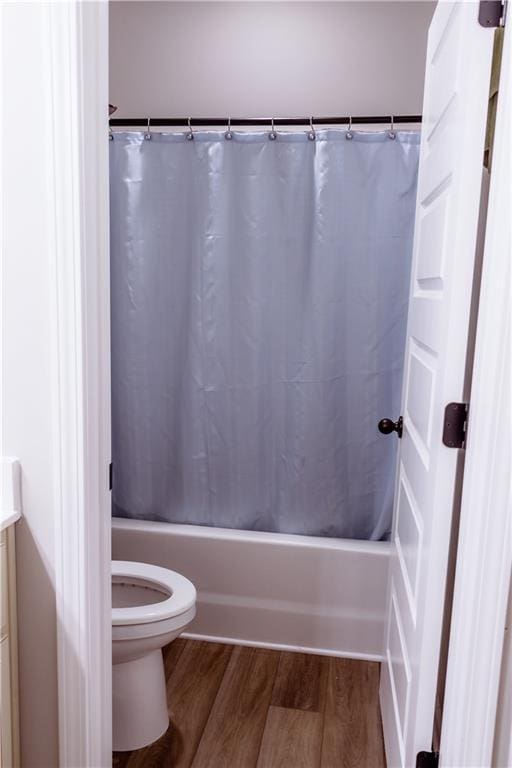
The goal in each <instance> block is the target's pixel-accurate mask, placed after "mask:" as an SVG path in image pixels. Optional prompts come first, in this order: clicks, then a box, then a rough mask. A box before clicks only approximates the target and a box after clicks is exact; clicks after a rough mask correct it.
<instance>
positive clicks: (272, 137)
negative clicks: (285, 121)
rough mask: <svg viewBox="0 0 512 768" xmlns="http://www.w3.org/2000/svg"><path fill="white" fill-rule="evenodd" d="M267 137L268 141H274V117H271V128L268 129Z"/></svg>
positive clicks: (275, 136)
mask: <svg viewBox="0 0 512 768" xmlns="http://www.w3.org/2000/svg"><path fill="white" fill-rule="evenodd" d="M268 138H269V139H270V141H275V140H276V139H277V133H276V132H275V130H274V118H272V130H271V131H270V133H269V135H268Z"/></svg>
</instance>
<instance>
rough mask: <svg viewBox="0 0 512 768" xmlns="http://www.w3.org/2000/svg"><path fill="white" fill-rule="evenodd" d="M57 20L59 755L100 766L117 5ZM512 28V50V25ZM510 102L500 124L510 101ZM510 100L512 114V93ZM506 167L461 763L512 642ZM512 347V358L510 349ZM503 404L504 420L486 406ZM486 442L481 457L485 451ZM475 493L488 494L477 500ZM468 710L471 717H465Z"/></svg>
mask: <svg viewBox="0 0 512 768" xmlns="http://www.w3.org/2000/svg"><path fill="white" fill-rule="evenodd" d="M48 22H49V23H48V33H49V34H50V36H51V50H52V51H53V55H52V56H51V59H50V60H49V62H48V74H49V77H50V80H51V83H52V84H53V89H54V93H55V95H56V98H55V99H54V100H53V104H52V105H51V109H50V115H49V118H50V121H51V125H52V127H53V129H54V130H55V148H56V151H55V154H54V157H53V162H54V174H53V185H52V186H53V194H54V196H55V207H56V212H57V214H58V215H57V216H56V222H55V247H56V253H57V258H56V264H55V287H56V292H57V293H56V295H57V315H58V320H59V323H58V325H57V331H58V332H57V334H56V341H57V345H58V358H59V370H60V377H59V382H58V384H59V389H60V394H59V403H58V405H59V408H60V414H61V418H60V419H59V421H58V434H59V437H60V444H61V446H62V471H61V472H60V478H59V479H58V482H59V483H60V488H61V490H62V504H61V511H60V523H61V524H60V526H59V530H58V531H57V532H56V536H57V546H58V551H59V552H60V558H59V559H60V565H59V568H58V571H57V573H56V586H57V594H58V623H59V637H60V638H61V642H59V650H58V668H59V732H60V734H61V737H60V739H61V741H60V761H61V764H62V765H76V766H86V765H95V766H98V768H99V767H100V766H101V767H103V766H105V767H106V766H109V765H110V764H111V613H110V611H111V603H110V510H109V501H108V494H106V493H105V487H106V481H107V464H108V460H109V454H110V434H109V433H110V403H109V398H110V395H109V386H110V382H109V379H110V373H109V365H110V364H109V359H110V358H109V274H108V240H109V228H108V161H107V151H108V140H107V133H108V117H107V104H108V5H107V3H106V1H105V0H100V2H95V3H88V2H80V3H76V4H75V3H69V4H68V3H64V4H60V3H57V4H49V7H48ZM508 38H509V40H508V50H510V34H509V35H508ZM508 55H509V56H510V54H508ZM500 108H501V114H502V117H501V121H502V123H503V122H504V120H505V118H504V117H503V112H504V111H505V110H504V108H503V107H499V108H498V109H499V110H500ZM507 113H508V116H509V117H508V119H509V120H510V104H509V105H508V107H507ZM503 130H504V129H503V127H502V128H501V129H500V128H499V127H498V126H497V139H496V149H495V168H496V169H497V168H498V166H499V165H500V163H499V160H498V157H499V152H502V151H504V150H503V149H502V150H500V149H499V141H500V139H499V136H501V142H502V143H503V141H504V139H503V135H502V134H503ZM57 149H58V151H57ZM496 153H498V154H496ZM70 169H72V171H73V172H72V173H70ZM506 176H507V174H506V173H505V171H503V172H502V173H501V174H500V177H501V181H498V180H495V181H492V182H491V196H490V201H489V219H488V226H489V227H490V225H491V222H493V227H492V229H490V231H489V233H488V238H487V242H486V246H485V256H484V287H483V289H482V295H481V301H480V313H479V320H478V328H477V334H478V340H477V354H476V358H475V366H474V378H473V396H472V400H471V411H470V423H469V434H468V448H467V458H466V471H465V477H464V491H463V503H462V511H461V539H460V541H461V544H460V547H459V552H458V556H457V564H456V582H455V593H454V612H453V621H452V632H451V639H450V650H449V662H448V673H447V681H446V693H445V701H446V714H445V718H444V724H443V730H442V740H441V752H442V754H441V764H445V765H454V764H457V765H464V762H461V760H456V761H455V762H453V761H451V762H447V761H445V757H444V755H448V754H450V755H451V754H460V750H461V748H462V749H464V747H465V744H466V740H468V743H469V738H470V737H471V743H472V744H475V743H478V742H479V740H485V743H486V745H487V744H488V743H489V738H490V734H491V732H494V715H493V712H495V710H496V707H495V704H494V709H493V701H494V700H495V698H496V697H497V683H496V685H493V691H492V692H491V691H489V692H488V695H485V696H483V691H482V689H481V688H480V689H479V690H478V695H476V694H475V695H472V696H470V698H469V699H468V698H467V696H468V690H469V689H468V685H469V681H473V682H475V683H476V681H477V680H478V679H486V676H487V672H488V670H489V669H491V668H492V669H493V670H497V669H499V667H500V660H501V654H500V648H501V646H500V644H499V643H496V642H495V641H496V638H497V637H498V636H499V634H500V632H501V630H502V627H503V622H504V606H503V605H502V602H503V601H502V600H501V599H500V601H499V606H498V605H496V606H495V607H496V611H495V616H494V620H490V621H486V622H482V621H481V620H480V619H481V613H480V607H479V606H481V605H483V606H485V605H492V604H493V603H498V601H497V600H496V595H497V594H498V593H499V594H500V596H502V595H503V594H505V593H506V592H507V591H508V587H509V583H510V567H509V565H510V563H509V561H508V560H507V558H506V557H505V555H504V554H503V557H502V558H501V559H500V560H499V563H500V567H499V568H496V567H495V565H496V562H497V560H496V558H497V554H496V553H497V552H498V550H499V549H500V542H501V551H502V553H503V550H504V547H503V542H504V541H505V540H506V538H507V535H508V531H509V529H508V527H507V526H508V523H509V519H508V518H507V514H506V509H507V507H506V504H507V499H506V491H505V489H502V492H503V496H502V501H503V505H502V506H501V507H500V508H499V510H498V513H497V512H496V510H495V509H494V510H493V518H492V526H491V525H489V522H490V520H489V515H488V509H489V506H488V505H489V504H490V503H491V499H490V498H489V496H488V494H486V493H485V491H486V488H488V485H489V482H488V481H489V478H492V477H494V476H499V475H500V473H503V472H508V471H509V467H508V465H507V466H505V465H506V457H505V456H504V453H505V452H501V453H500V452H499V451H495V452H492V451H491V447H492V446H497V443H498V439H499V434H500V433H499V431H498V429H497V427H499V425H500V412H499V408H498V407H495V404H496V403H497V400H496V398H497V397H498V394H499V397H501V398H504V397H505V393H504V392H503V390H501V391H500V392H499V393H498V389H499V388H498V387H497V382H499V381H501V378H500V377H501V376H502V373H503V349H501V350H499V348H497V347H496V344H493V339H495V337H496V335H497V334H501V333H503V332H504V331H505V330H506V328H507V324H508V323H509V314H508V312H509V309H510V297H508V301H505V302H503V303H502V304H500V305H499V306H498V305H497V303H496V301H495V298H494V295H493V286H494V285H496V286H497V287H500V285H501V287H502V288H503V281H501V284H500V280H499V272H500V270H499V268H497V267H496V268H495V269H494V270H491V266H492V265H491V262H492V261H493V259H496V260H498V261H499V262H500V263H501V264H503V263H504V260H505V259H506V257H507V253H506V249H505V248H504V247H502V245H500V238H502V237H504V236H505V233H504V231H503V229H504V224H505V220H506V219H507V216H502V217H501V223H500V216H501V214H500V205H499V189H501V185H503V184H505V185H506V184H507V181H508V182H510V179H509V178H508V179H507V178H504V179H503V177H506ZM497 177H498V173H496V179H497ZM493 189H494V192H493ZM26 213H27V216H28V217H29V212H26ZM59 254H61V255H62V258H59ZM488 263H489V264H488ZM479 350H480V351H479ZM77 351H79V354H77ZM498 352H500V354H498ZM507 360H508V361H509V363H510V361H511V357H510V349H508V350H507ZM490 404H491V407H490ZM493 406H494V407H493ZM492 413H494V417H495V418H494V420H490V419H489V414H492ZM487 449H488V453H487V454H486V457H487V462H486V463H485V465H484V464H483V463H482V462H480V463H479V461H478V458H479V457H480V456H481V455H482V453H483V451H485V450H487ZM477 493H478V494H479V495H477ZM480 494H483V495H480ZM476 499H479V500H480V499H481V500H482V502H481V503H480V501H479V502H478V503H476ZM508 501H509V500H508ZM493 504H494V500H493ZM70 510H71V512H72V513H71V514H70V512H69V511H70ZM477 531H478V532H479V534H478V535H477ZM482 531H484V532H485V533H486V535H487V536H488V538H487V539H486V543H485V546H482V545H481V544H482V541H481V536H482ZM491 534H492V536H491ZM98 543H99V545H98ZM476 544H478V546H476ZM473 573H475V574H478V578H472V579H469V581H468V574H473ZM475 596H478V601H479V602H477V601H476V599H475ZM472 598H473V601H472ZM475 628H476V629H477V630H478V635H477V634H476V633H475ZM468 638H469V640H470V642H469V643H468V642H466V644H465V645H464V643H463V642H462V641H463V640H466V641H467V640H468ZM490 640H491V641H492V642H489V641H490ZM477 649H478V652H477V653H476V650H477ZM475 653H476V655H475ZM493 679H494V678H493ZM495 689H496V690H495ZM483 699H485V702H487V704H486V706H487V709H486V712H487V718H486V720H485V722H484V721H482V720H480V719H479V717H481V711H482V709H481V707H483V706H484V703H483ZM460 701H465V707H464V708H462V707H460V710H462V709H464V712H463V713H462V712H460V711H459V712H458V713H457V712H456V709H457V702H460ZM461 714H462V715H464V717H463V722H460V720H459V718H460V715H461ZM457 715H458V717H457ZM452 728H453V729H454V730H453V731H452V730H451V729H452ZM455 729H457V730H455ZM456 734H458V735H456ZM458 739H459V741H457V740H458ZM491 743H492V739H491ZM457 750H458V751H457ZM473 764H475V763H474V762H473ZM479 764H482V765H484V764H490V762H488V763H479Z"/></svg>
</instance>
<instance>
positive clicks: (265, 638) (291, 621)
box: [112, 518, 390, 661]
mask: <svg viewBox="0 0 512 768" xmlns="http://www.w3.org/2000/svg"><path fill="white" fill-rule="evenodd" d="M389 553H390V545H389V543H387V542H370V541H355V540H349V539H328V538H321V537H316V536H296V535H289V534H280V533H260V532H253V531H235V530H229V529H225V528H209V527H203V526H195V525H174V524H172V523H151V522H144V521H140V520H125V519H121V518H114V519H113V521H112V556H113V558H114V559H116V560H135V561H139V562H148V563H152V564H153V565H160V566H163V567H164V568H171V569H172V570H176V571H178V572H179V573H182V574H184V575H185V576H187V577H188V578H189V579H190V580H191V581H193V582H194V584H195V585H196V588H197V592H198V605H197V616H196V619H195V620H194V622H193V624H192V625H191V627H190V632H189V633H187V635H186V637H190V638H195V639H201V640H210V641H216V642H221V643H236V644H238V645H250V646H258V647H265V648H276V649H281V650H287V651H304V652H307V653H319V654H329V655H332V656H345V657H349V658H355V659H371V660H378V661H381V660H382V647H383V634H384V615H385V607H386V584H387V570H388V561H389Z"/></svg>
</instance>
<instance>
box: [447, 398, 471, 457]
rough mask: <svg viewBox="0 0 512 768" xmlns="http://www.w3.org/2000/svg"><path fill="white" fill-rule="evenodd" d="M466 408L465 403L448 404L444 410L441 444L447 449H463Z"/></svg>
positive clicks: (466, 418)
mask: <svg viewBox="0 0 512 768" xmlns="http://www.w3.org/2000/svg"><path fill="white" fill-rule="evenodd" d="M467 421H468V406H467V404H466V403H448V405H447V406H446V408H445V409H444V423H443V443H444V445H446V446H447V448H464V445H465V442H466V424H467Z"/></svg>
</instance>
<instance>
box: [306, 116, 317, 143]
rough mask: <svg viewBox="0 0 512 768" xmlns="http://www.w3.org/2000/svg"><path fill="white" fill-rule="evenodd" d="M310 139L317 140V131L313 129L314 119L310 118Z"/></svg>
mask: <svg viewBox="0 0 512 768" xmlns="http://www.w3.org/2000/svg"><path fill="white" fill-rule="evenodd" d="M308 139H309V140H310V141H314V140H315V139H316V133H315V129H314V128H313V118H312V117H310V118H309V133H308Z"/></svg>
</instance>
